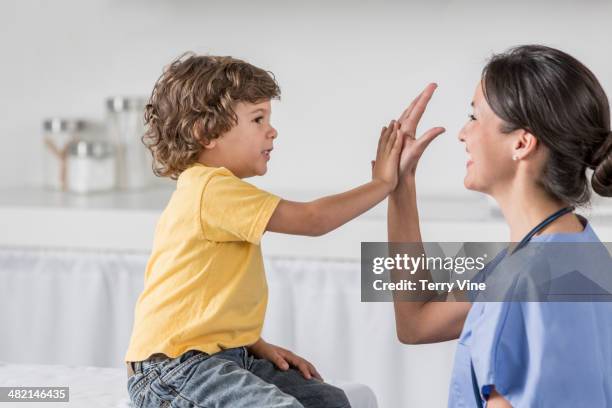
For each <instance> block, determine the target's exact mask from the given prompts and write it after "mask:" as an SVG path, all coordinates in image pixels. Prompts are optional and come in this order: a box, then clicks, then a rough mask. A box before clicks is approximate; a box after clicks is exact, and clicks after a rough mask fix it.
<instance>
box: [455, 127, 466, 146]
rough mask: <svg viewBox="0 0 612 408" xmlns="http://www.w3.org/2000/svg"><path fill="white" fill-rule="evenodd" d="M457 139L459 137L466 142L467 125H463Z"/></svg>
mask: <svg viewBox="0 0 612 408" xmlns="http://www.w3.org/2000/svg"><path fill="white" fill-rule="evenodd" d="M457 139H459V141H460V142H463V143H465V126H463V127H462V128H461V130H460V131H459V134H458V135H457Z"/></svg>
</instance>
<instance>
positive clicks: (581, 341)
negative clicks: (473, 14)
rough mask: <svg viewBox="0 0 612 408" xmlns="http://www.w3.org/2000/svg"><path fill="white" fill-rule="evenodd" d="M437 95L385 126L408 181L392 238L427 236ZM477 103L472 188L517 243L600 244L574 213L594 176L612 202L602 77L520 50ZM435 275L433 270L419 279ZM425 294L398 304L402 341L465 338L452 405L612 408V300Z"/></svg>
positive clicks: (501, 58) (465, 137)
mask: <svg viewBox="0 0 612 408" xmlns="http://www.w3.org/2000/svg"><path fill="white" fill-rule="evenodd" d="M434 90H435V85H433V84H432V85H429V86H428V87H427V88H426V89H425V90H424V91H423V93H422V94H421V95H420V96H419V97H417V99H415V101H414V102H413V103H412V104H411V106H410V107H409V108H408V109H407V110H406V111H405V112H404V113H403V114H402V117H401V118H400V119H399V120H398V125H396V126H394V127H393V129H388V130H386V131H387V132H391V131H398V132H399V134H400V135H401V136H402V137H403V138H404V148H403V151H402V157H401V163H400V173H401V182H400V185H399V186H398V188H397V189H396V190H395V191H394V192H393V193H392V195H391V196H390V197H389V207H388V235H389V241H390V242H420V241H421V235H420V231H419V227H418V225H419V223H418V214H417V208H416V190H415V179H414V174H415V170H416V163H417V162H418V159H419V157H420V155H421V154H422V152H423V150H424V149H425V148H426V146H427V145H428V144H429V142H431V141H432V140H433V139H434V138H435V137H436V136H437V135H438V134H440V133H442V132H443V129H441V128H434V129H431V130H429V131H428V132H426V133H425V134H424V135H423V136H422V137H421V138H419V139H415V138H414V135H415V132H416V126H417V124H418V121H419V119H420V117H421V115H422V114H423V112H424V110H425V107H426V106H427V103H428V101H429V99H430V98H431V96H432V94H433V92H434ZM472 106H473V113H472V114H470V115H469V121H468V123H467V124H466V125H465V126H464V127H463V129H462V130H461V132H460V134H459V140H460V141H461V142H463V143H464V144H465V147H466V151H467V153H468V162H467V170H466V171H467V174H466V176H465V180H464V184H465V187H466V188H468V189H470V190H475V191H479V192H483V193H485V194H488V195H490V196H491V197H493V198H494V199H495V200H496V201H497V203H498V204H499V207H500V209H501V212H502V214H503V216H504V218H505V220H506V222H507V223H508V226H509V229H510V237H509V239H510V241H512V242H519V241H522V242H523V243H527V242H530V241H531V242H559V241H563V242H596V243H597V242H599V240H598V238H597V236H596V235H595V233H594V231H593V230H592V229H591V227H590V225H589V224H588V222H587V221H586V220H585V219H584V218H581V217H579V216H577V215H575V214H574V213H573V212H572V210H573V209H574V208H575V207H579V206H582V205H585V204H588V202H589V199H590V194H591V192H590V187H589V181H588V179H587V169H592V170H593V174H592V177H591V180H590V184H591V185H592V188H593V190H594V191H595V192H596V193H598V194H600V195H602V196H607V197H609V196H611V195H612V133H611V132H610V108H609V104H608V99H607V97H606V95H605V92H604V91H603V89H602V87H601V85H600V84H599V82H598V81H597V79H596V78H595V76H594V75H593V74H592V73H591V72H590V71H589V70H588V69H587V68H586V67H585V66H584V65H582V64H581V63H580V62H579V61H577V60H576V59H574V58H573V57H571V56H569V55H567V54H566V53H563V52H561V51H559V50H555V49H552V48H548V47H544V46H536V45H529V46H521V47H516V48H514V49H511V50H509V51H508V52H506V53H503V54H500V55H496V56H494V57H493V58H492V59H491V60H490V61H489V63H488V64H487V65H486V66H485V68H484V70H483V72H482V77H481V81H480V82H479V83H478V85H477V86H476V91H475V94H474V98H473V101H472ZM551 215H552V216H551ZM543 220H547V223H545V224H541V221H543ZM534 227H537V228H534ZM530 232H531V234H530ZM514 249H516V247H515V248H514ZM510 252H511V251H510ZM508 255H509V254H508V253H506V252H504V253H503V254H502V256H501V257H498V258H500V259H496V260H495V261H493V262H491V263H490V264H489V265H488V267H487V270H491V269H492V268H495V267H496V266H497V263H498V262H501V260H503V259H504V257H506V256H508ZM611 272H612V271H611ZM427 278H429V273H428V272H427V271H419V272H418V275H417V276H416V279H427ZM394 279H398V276H394ZM413 279H414V278H413ZM418 295H419V296H420V297H419V299H424V298H425V299H429V300H428V301H419V300H414V301H410V302H405V301H401V300H400V299H399V298H397V297H396V298H395V317H396V326H397V335H398V337H399V339H400V341H401V342H403V343H406V344H418V343H433V342H440V341H446V340H451V339H456V338H459V342H458V348H457V351H456V355H455V365H454V369H453V374H452V379H451V387H450V392H449V406H452V407H459V406H461V407H463V406H465V407H473V406H482V405H483V404H486V406H487V407H490V408H492V407H508V406H520V407H523V406H538V407H540V406H555V407H561V406H568V407H569V406H571V407H575V406H585V407H586V406H589V407H603V406H612V303H609V302H582V303H571V302H541V303H536V302H498V303H482V302H475V303H472V304H471V303H468V302H437V301H434V299H433V297H434V296H435V295H436V293H423V292H421V293H419V294H418Z"/></svg>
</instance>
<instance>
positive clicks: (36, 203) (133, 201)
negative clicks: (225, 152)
mask: <svg viewBox="0 0 612 408" xmlns="http://www.w3.org/2000/svg"><path fill="white" fill-rule="evenodd" d="M275 193H276V194H279V193H278V192H275ZM171 194H172V188H169V187H160V188H154V189H150V190H146V191H142V192H113V193H104V194H95V195H88V196H82V195H75V194H70V193H61V192H54V191H48V190H43V189H38V188H11V189H2V190H0V245H2V246H20V247H51V248H72V249H99V250H120V251H138V252H148V251H150V249H151V244H152V242H153V234H154V230H155V225H156V223H157V219H158V217H159V215H160V214H161V211H162V210H163V208H164V207H165V205H166V203H167V201H168V199H169V197H170V195H171ZM279 195H281V196H282V197H285V198H287V199H292V200H306V199H314V198H317V197H319V196H320V194H318V195H317V194H309V193H307V192H286V194H279ZM608 201H609V200H608ZM491 208H492V207H491V206H490V205H489V203H488V202H487V201H486V200H485V199H484V198H483V196H481V195H478V194H474V196H473V198H464V197H447V196H439V197H431V196H430V197H420V198H419V214H420V217H421V230H422V235H423V239H424V240H425V241H446V242H465V241H504V240H506V239H507V235H508V232H507V227H506V225H505V223H504V221H503V219H501V218H500V217H499V215H495V214H494V211H493V210H492V209H491ZM586 215H587V216H588V217H590V220H591V222H592V224H593V225H594V227H595V229H596V231H597V232H598V234H599V236H600V238H601V239H602V240H604V241H612V217H610V216H609V215H607V213H606V212H605V211H599V212H598V211H591V213H590V214H589V213H587V214H586ZM385 240H386V205H385V204H384V203H382V204H381V205H379V206H377V207H375V208H373V209H372V210H370V211H369V212H367V213H366V214H364V215H363V216H361V217H359V218H357V219H356V220H353V221H351V222H349V223H348V224H346V225H344V226H343V227H341V228H339V229H337V230H336V231H334V232H332V233H329V234H327V235H325V236H322V237H316V238H310V237H300V236H289V235H284V234H275V233H267V234H266V236H265V237H264V239H263V242H262V247H263V251H264V253H265V254H266V255H267V256H282V257H323V258H343V259H358V258H359V257H360V243H361V242H362V241H385Z"/></svg>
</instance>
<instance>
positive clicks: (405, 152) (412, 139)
mask: <svg viewBox="0 0 612 408" xmlns="http://www.w3.org/2000/svg"><path fill="white" fill-rule="evenodd" d="M437 87H438V86H437V85H436V84H433V83H432V84H429V85H427V86H426V87H425V89H424V90H423V92H421V93H420V94H419V96H417V97H416V98H415V99H414V100H413V101H412V103H411V104H410V105H409V106H408V108H406V110H405V111H404V112H403V113H402V115H401V116H400V118H399V119H398V120H397V123H398V124H399V128H398V137H399V138H400V139H401V140H402V145H403V147H402V152H401V154H400V159H399V174H400V177H406V176H414V174H415V172H416V167H417V164H418V162H419V159H420V158H421V155H422V154H423V152H424V151H425V149H426V148H427V146H429V144H430V143H431V142H432V140H434V139H435V138H436V137H437V136H439V135H440V134H442V133H444V132H445V129H444V128H443V127H434V128H431V129H429V130H428V131H427V132H425V133H423V135H422V136H421V137H419V138H418V139H417V138H416V131H417V126H418V124H419V121H420V120H421V117H422V116H423V113H424V112H425V108H427V104H428V103H429V100H430V99H431V96H432V95H433V93H434V91H435V90H436V88H437Z"/></svg>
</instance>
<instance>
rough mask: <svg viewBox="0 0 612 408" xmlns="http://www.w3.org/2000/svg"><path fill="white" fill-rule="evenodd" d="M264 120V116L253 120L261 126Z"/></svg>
mask: <svg viewBox="0 0 612 408" xmlns="http://www.w3.org/2000/svg"><path fill="white" fill-rule="evenodd" d="M263 119H264V117H263V116H258V117H256V118H255V119H253V122H255V123H259V124H261V122H263Z"/></svg>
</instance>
